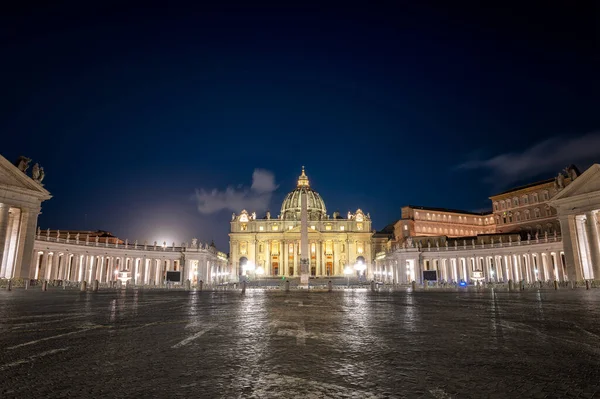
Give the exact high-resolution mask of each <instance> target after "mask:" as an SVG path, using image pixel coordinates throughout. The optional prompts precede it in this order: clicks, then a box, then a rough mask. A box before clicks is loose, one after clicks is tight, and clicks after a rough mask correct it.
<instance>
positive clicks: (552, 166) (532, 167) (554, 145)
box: [458, 132, 600, 184]
mask: <svg viewBox="0 0 600 399" xmlns="http://www.w3.org/2000/svg"><path fill="white" fill-rule="evenodd" d="M599 158H600V133H598V132H595V133H589V134H586V135H583V136H578V137H577V136H571V137H553V138H550V139H548V140H545V141H542V142H540V143H538V144H536V145H534V146H533V147H530V148H528V149H526V150H525V151H523V152H512V153H506V154H500V155H496V156H494V157H492V158H490V159H486V160H473V161H469V162H465V163H463V164H461V165H459V166H458V168H459V169H487V170H488V171H489V172H490V174H489V176H488V177H487V179H486V180H489V181H492V182H496V183H498V184H508V183H513V182H516V181H520V180H523V179H527V178H532V177H535V176H538V175H540V174H541V173H546V172H548V173H552V174H557V173H558V172H559V171H560V170H562V169H563V168H565V167H567V166H569V165H571V164H577V163H588V162H593V161H598V160H599Z"/></svg>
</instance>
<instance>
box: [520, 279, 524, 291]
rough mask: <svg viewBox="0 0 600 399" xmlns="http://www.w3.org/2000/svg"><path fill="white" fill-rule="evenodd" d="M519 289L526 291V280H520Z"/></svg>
mask: <svg viewBox="0 0 600 399" xmlns="http://www.w3.org/2000/svg"><path fill="white" fill-rule="evenodd" d="M519 289H520V290H521V291H524V290H525V280H521V281H519Z"/></svg>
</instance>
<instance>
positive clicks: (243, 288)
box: [242, 280, 246, 294]
mask: <svg viewBox="0 0 600 399" xmlns="http://www.w3.org/2000/svg"><path fill="white" fill-rule="evenodd" d="M245 293H246V280H244V281H242V294H245Z"/></svg>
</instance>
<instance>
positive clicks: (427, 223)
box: [394, 205, 496, 243]
mask: <svg viewBox="0 0 600 399" xmlns="http://www.w3.org/2000/svg"><path fill="white" fill-rule="evenodd" d="M495 232H496V226H495V225H494V218H493V217H492V214H491V213H487V212H483V213H478V212H469V211H461V210H456V209H447V208H431V207H425V206H414V205H408V206H403V207H402V218H401V219H400V220H398V221H397V222H396V223H395V225H394V235H395V238H396V240H397V241H398V242H399V243H402V242H403V241H405V240H406V238H408V237H439V236H445V237H465V236H476V235H478V234H489V233H495Z"/></svg>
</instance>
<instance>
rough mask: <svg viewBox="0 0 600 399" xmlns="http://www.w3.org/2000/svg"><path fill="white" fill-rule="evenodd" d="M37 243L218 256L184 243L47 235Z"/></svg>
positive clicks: (208, 249)
mask: <svg viewBox="0 0 600 399" xmlns="http://www.w3.org/2000/svg"><path fill="white" fill-rule="evenodd" d="M35 238H36V240H37V241H42V242H55V243H58V244H69V245H80V246H83V247H93V248H96V247H97V248H114V249H129V250H131V249H132V250H137V251H163V252H210V253H213V254H215V255H216V254H218V253H219V251H217V250H216V249H215V248H214V247H210V246H208V244H197V245H196V246H192V245H188V244H186V243H182V245H181V246H175V245H174V244H175V243H173V245H170V246H167V245H166V244H163V245H158V244H157V243H153V244H151V245H148V244H147V243H144V244H139V243H137V242H135V243H133V244H131V243H129V242H128V241H125V243H124V244H119V243H114V244H113V243H109V242H108V241H105V242H100V241H99V240H98V241H96V240H94V241H90V240H89V238H87V237H86V238H85V239H83V240H82V239H80V238H60V237H51V236H49V235H42V234H37V235H36V237H35Z"/></svg>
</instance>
